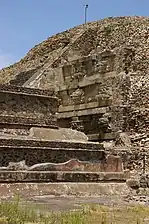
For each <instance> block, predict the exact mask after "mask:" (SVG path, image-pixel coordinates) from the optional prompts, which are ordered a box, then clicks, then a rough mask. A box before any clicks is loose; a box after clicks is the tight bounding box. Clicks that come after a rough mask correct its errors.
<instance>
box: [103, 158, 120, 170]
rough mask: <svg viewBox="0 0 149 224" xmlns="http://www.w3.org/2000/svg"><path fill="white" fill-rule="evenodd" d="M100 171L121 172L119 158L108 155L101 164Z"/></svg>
mask: <svg viewBox="0 0 149 224" xmlns="http://www.w3.org/2000/svg"><path fill="white" fill-rule="evenodd" d="M102 169H103V170H104V172H122V171H123V163H122V160H121V158H120V157H119V156H113V155H109V156H107V158H106V161H104V162H103V163H102Z"/></svg>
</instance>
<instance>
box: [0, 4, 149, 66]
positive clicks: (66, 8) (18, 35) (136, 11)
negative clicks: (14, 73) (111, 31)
mask: <svg viewBox="0 0 149 224" xmlns="http://www.w3.org/2000/svg"><path fill="white" fill-rule="evenodd" d="M84 4H89V9H88V21H94V20H99V19H102V18H105V17H109V16H124V15H127V16H128V15H139V16H141V15H142V16H148V15H149V0H0V30H1V33H0V68H2V67H4V66H6V65H9V64H12V63H14V62H15V61H18V60H20V59H21V58H22V57H23V56H24V55H25V54H26V53H27V52H28V51H29V50H30V49H31V48H32V47H34V45H36V44H37V43H40V42H41V41H43V40H44V39H46V38H47V37H49V36H51V35H53V34H55V33H58V32H61V31H63V30H66V29H69V28H71V27H73V26H76V25H79V24H82V23H83V22H84V6H83V5H84Z"/></svg>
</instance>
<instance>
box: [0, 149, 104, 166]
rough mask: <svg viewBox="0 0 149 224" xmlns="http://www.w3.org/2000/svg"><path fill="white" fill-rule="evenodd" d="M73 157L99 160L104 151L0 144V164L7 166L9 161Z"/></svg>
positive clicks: (52, 160)
mask: <svg viewBox="0 0 149 224" xmlns="http://www.w3.org/2000/svg"><path fill="white" fill-rule="evenodd" d="M74 158H76V159H79V160H81V161H101V160H104V159H105V152H104V150H92V149H81V148H76V149H75V148H52V147H30V146H0V166H8V164H9V162H20V161H23V160H25V161H26V164H27V165H34V164H38V163H63V162H67V161H68V160H70V159H74Z"/></svg>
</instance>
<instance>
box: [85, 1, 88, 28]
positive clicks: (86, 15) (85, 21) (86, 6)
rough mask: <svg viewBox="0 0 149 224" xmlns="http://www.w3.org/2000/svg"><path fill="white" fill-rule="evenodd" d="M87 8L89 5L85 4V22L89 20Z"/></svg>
mask: <svg viewBox="0 0 149 224" xmlns="http://www.w3.org/2000/svg"><path fill="white" fill-rule="evenodd" d="M87 9H88V5H85V24H86V22H87Z"/></svg>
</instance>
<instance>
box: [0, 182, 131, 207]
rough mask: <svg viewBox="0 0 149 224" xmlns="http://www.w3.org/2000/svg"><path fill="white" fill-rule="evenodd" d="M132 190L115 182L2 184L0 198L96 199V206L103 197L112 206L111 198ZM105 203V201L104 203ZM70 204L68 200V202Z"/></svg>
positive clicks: (37, 200) (40, 199)
mask: <svg viewBox="0 0 149 224" xmlns="http://www.w3.org/2000/svg"><path fill="white" fill-rule="evenodd" d="M129 193H130V189H129V187H128V186H127V184H126V183H125V182H124V183H118V182H117V183H114V182H105V183H103V182H99V183H95V182H94V183H88V182H86V183H75V182H71V183H70V182H69V183H68V182H61V183H60V182H58V183H23V182H22V183H0V198H3V199H4V198H5V199H8V200H10V198H12V199H14V195H19V196H20V197H21V198H23V199H26V200H27V201H28V200H33V201H34V200H35V202H40V201H43V199H45V200H46V198H48V199H49V201H50V202H51V200H54V198H55V200H56V201H57V200H58V199H59V200H63V199H64V198H66V197H69V198H70V197H72V198H73V199H74V197H75V198H76V197H83V198H86V197H89V198H91V197H95V199H96V204H99V203H100V200H101V196H103V195H104V196H109V197H110V199H109V202H110V204H111V196H114V197H115V196H116V195H117V196H118V197H120V196H122V195H124V196H125V195H128V194H129ZM98 197H99V198H98ZM104 202H105V201H104ZM64 203H68V199H67V201H66V202H64ZM82 204H83V203H82Z"/></svg>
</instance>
